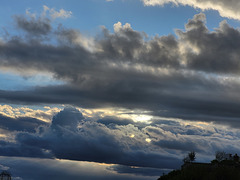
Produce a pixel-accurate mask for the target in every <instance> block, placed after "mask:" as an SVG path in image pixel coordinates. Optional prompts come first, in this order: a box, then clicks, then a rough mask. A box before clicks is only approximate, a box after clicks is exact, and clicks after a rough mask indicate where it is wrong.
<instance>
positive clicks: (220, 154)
mask: <svg viewBox="0 0 240 180" xmlns="http://www.w3.org/2000/svg"><path fill="white" fill-rule="evenodd" d="M215 157H216V160H217V161H218V162H221V161H223V160H224V159H225V157H226V153H225V152H224V151H217V152H216V153H215Z"/></svg>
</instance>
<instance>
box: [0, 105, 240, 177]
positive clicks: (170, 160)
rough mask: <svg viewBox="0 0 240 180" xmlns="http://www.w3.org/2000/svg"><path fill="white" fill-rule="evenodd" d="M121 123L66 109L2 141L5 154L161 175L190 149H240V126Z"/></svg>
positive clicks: (209, 152) (207, 153) (202, 155)
mask: <svg viewBox="0 0 240 180" xmlns="http://www.w3.org/2000/svg"><path fill="white" fill-rule="evenodd" d="M119 122H121V119H118V118H116V117H106V118H104V120H103V119H95V118H89V117H85V116H83V115H82V113H81V112H80V111H79V110H77V109H75V108H72V107H66V108H65V109H64V110H62V111H60V112H59V113H58V114H56V115H55V116H54V117H53V120H52V122H51V123H50V124H48V125H42V124H39V127H38V131H36V132H28V131H24V130H21V131H16V130H15V129H14V128H12V129H11V130H9V131H10V132H12V133H13V134H14V140H12V141H9V140H8V139H6V140H1V142H0V154H1V155H2V156H18V157H35V158H48V159H55V158H57V159H65V160H77V161H91V162H97V163H107V164H115V165H112V166H109V167H108V170H111V171H116V172H118V173H131V174H136V175H145V176H156V175H157V173H160V172H161V173H162V172H168V171H169V170H171V169H175V168H179V167H180V165H181V164H182V159H183V157H184V156H185V155H186V153H187V152H188V151H189V148H191V150H194V151H196V152H197V155H198V156H197V158H198V160H201V161H204V160H206V158H207V159H212V157H213V155H214V153H215V151H217V150H219V149H221V150H224V151H226V152H239V151H240V146H239V143H238V142H239V140H238V139H239V137H240V134H239V132H238V131H237V130H234V129H233V130H226V129H224V127H221V128H220V127H216V126H211V125H206V124H204V123H203V124H201V123H197V124H196V125H191V124H186V122H184V123H182V122H181V121H180V122H178V121H170V120H159V119H158V120H157V119H155V120H154V119H152V120H151V121H149V122H147V123H146V122H145V123H144V122H134V121H132V120H123V122H124V123H122V124H120V123H119ZM16 126H17V124H16ZM203 137H204V138H203ZM145 168H146V169H145ZM141 169H142V170H141ZM144 169H145V170H144ZM161 173H160V175H161Z"/></svg>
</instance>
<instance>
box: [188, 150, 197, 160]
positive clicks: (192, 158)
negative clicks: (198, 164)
mask: <svg viewBox="0 0 240 180" xmlns="http://www.w3.org/2000/svg"><path fill="white" fill-rule="evenodd" d="M188 157H189V159H190V161H191V162H193V161H195V159H196V153H195V152H194V151H191V152H190V153H188Z"/></svg>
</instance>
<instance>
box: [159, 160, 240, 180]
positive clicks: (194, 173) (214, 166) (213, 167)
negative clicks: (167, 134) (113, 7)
mask: <svg viewBox="0 0 240 180" xmlns="http://www.w3.org/2000/svg"><path fill="white" fill-rule="evenodd" d="M237 179H240V165H239V164H236V163H234V162H232V161H228V160H226V161H222V162H220V163H216V162H212V163H209V164H207V163H187V164H184V165H183V166H182V169H181V170H174V171H171V172H170V173H168V174H167V175H163V176H161V177H160V178H159V179H158V180H237Z"/></svg>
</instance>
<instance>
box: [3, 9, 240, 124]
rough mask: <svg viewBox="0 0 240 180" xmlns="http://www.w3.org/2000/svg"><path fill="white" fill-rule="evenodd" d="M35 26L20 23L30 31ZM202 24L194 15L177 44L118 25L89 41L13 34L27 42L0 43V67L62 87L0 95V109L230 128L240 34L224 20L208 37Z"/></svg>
mask: <svg viewBox="0 0 240 180" xmlns="http://www.w3.org/2000/svg"><path fill="white" fill-rule="evenodd" d="M40 20H41V19H36V18H35V19H30V20H29V19H28V18H26V20H22V19H21V21H20V22H22V21H24V22H25V21H26V22H28V23H29V24H32V26H33V27H34V26H35V25H36V24H37V23H38V21H40ZM17 21H18V20H17ZM205 23H206V17H205V15H204V14H203V13H200V14H197V15H195V16H194V17H193V18H192V19H190V20H189V21H188V22H187V24H186V25H185V30H176V34H177V37H175V36H174V35H167V36H154V37H147V35H146V33H144V32H138V31H136V30H134V29H133V28H132V27H131V25H130V24H128V23H126V24H125V25H122V24H121V23H120V22H118V23H116V24H115V25H114V32H113V33H111V32H110V31H109V30H108V29H106V28H105V27H102V29H101V32H99V34H98V35H96V36H95V37H91V38H88V36H84V34H82V33H81V32H80V31H79V30H76V29H67V28H65V27H63V26H58V27H57V28H51V29H50V30H47V31H40V30H38V31H37V32H38V34H41V37H42V38H36V37H34V36H32V34H33V33H34V32H35V31H34V30H33V29H34V28H32V29H31V28H30V29H27V28H25V29H24V28H23V27H21V29H24V30H25V33H26V34H25V35H28V36H27V37H28V38H25V37H26V36H20V35H18V36H16V35H15V36H9V37H8V39H6V40H5V41H3V42H2V43H1V44H0V58H1V61H0V65H1V68H4V69H10V70H12V71H16V72H18V73H19V74H23V75H24V73H26V72H28V71H31V72H32V71H34V72H41V73H44V72H47V73H51V74H53V76H54V77H55V78H56V79H59V80H61V81H63V82H64V84H61V85H51V86H45V87H35V88H33V89H30V90H26V91H23V90H22V91H18V90H16V91H6V90H5V91H4V90H0V99H1V102H6V103H13V102H14V103H20V104H21V103H27V104H39V103H43V104H45V103H49V104H71V105H76V106H80V107H85V108H106V107H114V108H119V107H121V108H127V109H140V110H144V111H148V113H150V114H151V115H155V116H161V117H167V118H181V119H185V120H195V121H196V120H201V121H206V122H215V123H223V124H229V125H232V126H234V127H237V126H239V121H238V120H237V119H238V117H239V111H238V109H239V106H240V103H239V100H238V99H239V93H238V91H239V89H240V84H239V81H238V75H239V69H240V63H239V61H238V59H239V58H240V54H239V52H240V50H239V47H240V46H239V42H240V32H239V30H238V29H235V28H233V27H230V26H229V25H228V24H227V23H226V22H225V21H223V22H221V23H220V25H219V27H218V28H216V29H215V30H214V31H209V30H208V28H207V27H206V24H205ZM32 26H30V27H32ZM24 27H25V26H24ZM41 27H42V26H41ZM40 29H41V28H40ZM41 32H44V33H41ZM42 39H44V40H42ZM52 42H54V43H52ZM220 97H221V98H220Z"/></svg>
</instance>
